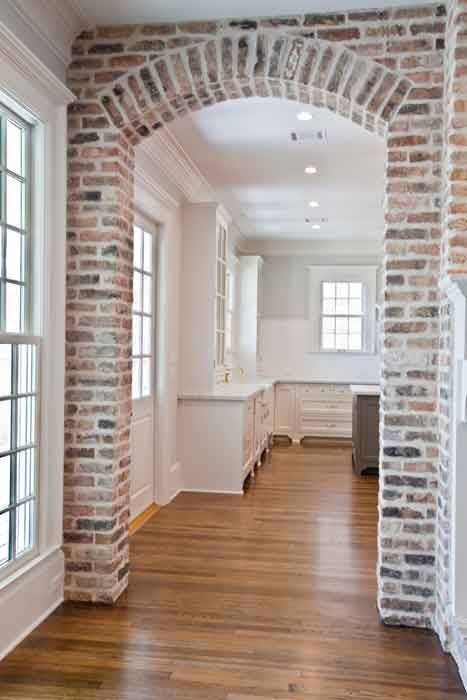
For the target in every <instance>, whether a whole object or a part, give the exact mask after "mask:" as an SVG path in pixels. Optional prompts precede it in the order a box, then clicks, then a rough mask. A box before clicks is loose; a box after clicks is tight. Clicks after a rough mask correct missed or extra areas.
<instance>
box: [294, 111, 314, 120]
mask: <svg viewBox="0 0 467 700" xmlns="http://www.w3.org/2000/svg"><path fill="white" fill-rule="evenodd" d="M297 119H298V120H299V121H301V122H309V121H310V119H313V115H312V114H311V113H310V112H299V113H298V114H297Z"/></svg>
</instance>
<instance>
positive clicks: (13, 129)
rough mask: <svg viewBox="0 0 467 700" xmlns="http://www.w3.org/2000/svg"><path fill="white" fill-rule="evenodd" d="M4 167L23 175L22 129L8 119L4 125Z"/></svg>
mask: <svg viewBox="0 0 467 700" xmlns="http://www.w3.org/2000/svg"><path fill="white" fill-rule="evenodd" d="M6 167H7V168H8V170H12V171H13V172H14V173H17V174H18V175H24V165H23V130H22V129H21V128H20V127H19V126H17V125H16V124H14V123H13V122H10V121H9V120H8V121H7V125H6Z"/></svg>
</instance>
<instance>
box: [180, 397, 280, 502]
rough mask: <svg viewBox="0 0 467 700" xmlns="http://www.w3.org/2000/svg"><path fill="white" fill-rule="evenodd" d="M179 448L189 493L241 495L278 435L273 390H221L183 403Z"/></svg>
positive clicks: (183, 399)
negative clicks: (204, 492)
mask: <svg viewBox="0 0 467 700" xmlns="http://www.w3.org/2000/svg"><path fill="white" fill-rule="evenodd" d="M178 414H179V429H180V434H179V435H180V440H179V443H180V449H181V455H180V456H181V462H182V472H183V483H184V488H185V490H187V491H206V492H217V493H238V494H240V493H242V492H243V483H244V481H245V478H246V477H247V476H248V474H250V475H251V476H252V477H254V475H255V468H256V467H260V466H261V464H262V459H263V455H264V452H265V451H266V450H269V443H270V440H271V437H272V432H273V415H274V389H273V387H270V386H264V387H262V386H260V387H257V388H255V389H253V390H249V389H247V388H245V387H244V386H242V385H239V387H238V388H236V387H235V385H225V386H223V387H219V388H218V389H216V390H215V391H214V392H212V393H210V394H204V395H195V394H192V395H190V394H183V395H181V396H180V397H179V401H178Z"/></svg>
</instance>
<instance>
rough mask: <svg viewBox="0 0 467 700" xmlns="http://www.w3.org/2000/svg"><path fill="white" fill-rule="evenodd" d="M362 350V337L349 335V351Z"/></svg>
mask: <svg viewBox="0 0 467 700" xmlns="http://www.w3.org/2000/svg"><path fill="white" fill-rule="evenodd" d="M361 349H362V336H361V335H360V334H359V335H349V350H361Z"/></svg>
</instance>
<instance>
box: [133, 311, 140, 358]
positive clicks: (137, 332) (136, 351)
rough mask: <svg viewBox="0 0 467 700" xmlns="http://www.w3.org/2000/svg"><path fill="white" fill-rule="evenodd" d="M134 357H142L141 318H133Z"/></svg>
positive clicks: (136, 316)
mask: <svg viewBox="0 0 467 700" xmlns="http://www.w3.org/2000/svg"><path fill="white" fill-rule="evenodd" d="M133 355H141V316H138V315H136V314H135V315H134V316H133Z"/></svg>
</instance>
